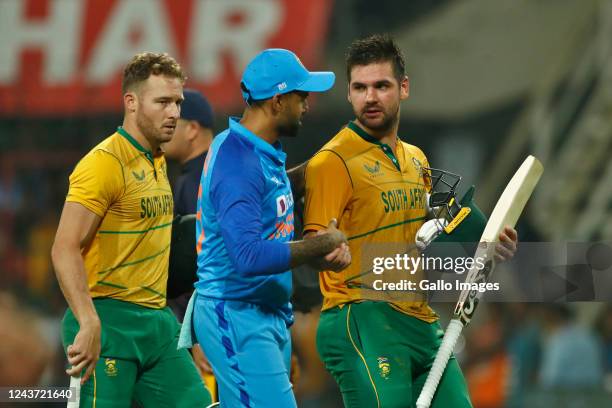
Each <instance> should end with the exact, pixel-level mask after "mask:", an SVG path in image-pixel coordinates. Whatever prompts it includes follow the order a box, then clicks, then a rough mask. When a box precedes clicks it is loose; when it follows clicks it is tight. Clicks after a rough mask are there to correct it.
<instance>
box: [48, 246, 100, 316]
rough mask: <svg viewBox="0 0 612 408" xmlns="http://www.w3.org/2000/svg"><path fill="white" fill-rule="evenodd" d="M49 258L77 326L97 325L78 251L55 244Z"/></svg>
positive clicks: (83, 266) (95, 313)
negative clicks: (77, 323)
mask: <svg viewBox="0 0 612 408" xmlns="http://www.w3.org/2000/svg"><path fill="white" fill-rule="evenodd" d="M51 258H52V261H53V267H54V269H55V275H56V277H57V280H58V282H59V284H60V288H61V290H62V293H63V294H64V298H65V299H66V302H68V306H70V309H71V310H72V312H73V313H74V315H75V317H76V319H77V321H78V322H79V324H80V325H81V326H84V325H99V324H100V319H99V317H98V313H97V312H96V309H95V307H94V304H93V301H92V299H91V295H90V294H89V286H88V284H87V272H86V271H85V265H84V263H83V258H82V256H81V252H80V250H79V249H78V248H77V249H75V248H71V247H69V246H66V245H62V244H57V243H56V244H54V245H53V249H52V251H51Z"/></svg>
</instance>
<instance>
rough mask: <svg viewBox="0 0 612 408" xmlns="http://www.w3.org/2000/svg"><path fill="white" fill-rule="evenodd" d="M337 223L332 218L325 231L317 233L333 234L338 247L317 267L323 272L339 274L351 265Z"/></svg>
mask: <svg viewBox="0 0 612 408" xmlns="http://www.w3.org/2000/svg"><path fill="white" fill-rule="evenodd" d="M337 225H338V223H337V221H336V219H335V218H332V219H331V221H330V222H329V224H328V226H327V229H326V230H321V231H318V232H317V235H324V234H335V239H336V240H337V242H339V245H338V246H337V247H336V248H335V249H334V250H333V251H331V252H330V253H329V254H327V255H325V257H324V258H323V259H322V260H321V261H320V262H319V267H320V268H321V269H324V270H329V271H334V272H339V271H341V270H343V269H345V268H346V267H347V266H349V265H350V264H351V251H350V250H349V246H348V241H347V239H346V236H345V235H344V233H343V232H342V231H340V230H339V229H338V228H337Z"/></svg>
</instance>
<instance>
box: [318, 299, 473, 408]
mask: <svg viewBox="0 0 612 408" xmlns="http://www.w3.org/2000/svg"><path fill="white" fill-rule="evenodd" d="M443 334H444V332H443V330H442V329H441V328H440V324H439V323H438V322H434V323H427V322H424V321H422V320H419V319H417V318H415V317H412V316H408V315H406V314H404V313H401V312H399V311H397V310H395V309H393V308H392V307H391V306H389V305H388V304H387V303H385V302H371V301H365V302H360V303H349V304H346V305H343V307H341V308H340V307H335V308H333V309H330V310H326V311H324V312H322V313H321V319H320V322H319V328H318V331H317V349H318V351H319V355H320V356H321V359H322V360H323V362H324V363H325V367H326V368H327V370H328V371H329V372H330V373H331V375H332V376H333V377H334V379H335V380H336V382H337V383H338V386H339V387H340V391H341V392H342V398H343V400H344V406H345V407H347V408H360V407H363V408H372V407H378V408H413V407H415V404H416V400H417V398H418V396H419V393H420V392H421V388H422V387H423V384H424V383H425V379H426V378H427V374H428V373H429V369H430V368H431V365H432V363H433V360H434V358H435V356H436V352H437V350H438V347H439V346H440V343H441V341H442V337H443ZM431 407H432V408H471V407H472V404H471V402H470V398H469V396H468V391H467V386H466V383H465V379H464V378H463V374H462V373H461V369H460V368H459V365H458V364H457V361H456V359H455V358H454V357H452V358H451V360H450V361H449V363H448V366H447V367H446V371H445V372H444V375H443V376H442V380H441V381H440V384H439V386H438V389H437V391H436V394H435V396H434V399H433V402H432V405H431Z"/></svg>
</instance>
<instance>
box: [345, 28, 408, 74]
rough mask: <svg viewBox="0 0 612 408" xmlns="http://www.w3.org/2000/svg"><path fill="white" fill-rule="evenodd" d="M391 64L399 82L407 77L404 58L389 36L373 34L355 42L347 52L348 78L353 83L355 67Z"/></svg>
mask: <svg viewBox="0 0 612 408" xmlns="http://www.w3.org/2000/svg"><path fill="white" fill-rule="evenodd" d="M387 61H389V62H391V63H392V65H393V73H394V74H395V77H396V78H397V80H398V81H401V80H402V79H403V78H404V77H405V76H406V64H405V63H404V56H403V54H402V51H401V50H400V49H399V47H398V46H397V44H396V43H395V41H393V39H392V38H391V36H389V35H387V34H373V35H371V36H369V37H366V38H362V39H359V40H355V41H353V43H352V44H351V45H350V46H349V48H348V50H347V52H346V77H347V78H348V80H349V82H350V81H351V71H352V69H353V67H354V66H355V65H369V64H372V63H377V62H387Z"/></svg>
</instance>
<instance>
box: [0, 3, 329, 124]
mask: <svg viewBox="0 0 612 408" xmlns="http://www.w3.org/2000/svg"><path fill="white" fill-rule="evenodd" d="M330 13H331V1H330V0H307V1H304V0H2V1H0V115H2V116H47V115H74V114H88V113H103V112H118V111H120V110H121V109H122V99H121V90H120V89H121V86H120V82H121V71H122V69H123V67H124V66H125V64H126V62H127V61H128V60H129V58H130V57H131V56H132V55H134V54H136V53H137V52H142V51H155V52H162V51H163V52H168V53H169V54H170V55H172V56H174V57H175V58H176V59H177V60H178V61H179V62H180V63H181V65H183V68H184V69H185V70H186V72H187V75H188V77H189V79H188V81H187V84H186V86H188V87H192V88H196V89H199V90H201V91H203V92H205V93H206V95H207V96H208V97H209V98H210V100H211V101H212V103H213V104H214V106H215V108H216V109H218V110H227V109H230V108H232V107H235V106H238V104H240V103H241V96H240V89H239V78H240V73H241V72H242V70H243V68H244V67H245V66H246V64H247V62H248V61H249V60H250V59H251V58H252V57H253V56H254V55H255V54H256V53H257V52H259V51H261V50H262V49H264V48H270V47H281V48H287V49H291V50H292V51H294V52H295V53H296V54H297V55H298V56H299V57H300V59H301V60H302V61H303V62H304V64H305V65H306V66H307V67H309V68H311V69H314V68H321V67H319V66H318V65H317V62H318V61H319V57H320V52H321V50H322V48H323V47H322V45H323V41H324V38H325V33H326V28H327V23H328V20H329V15H330Z"/></svg>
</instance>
